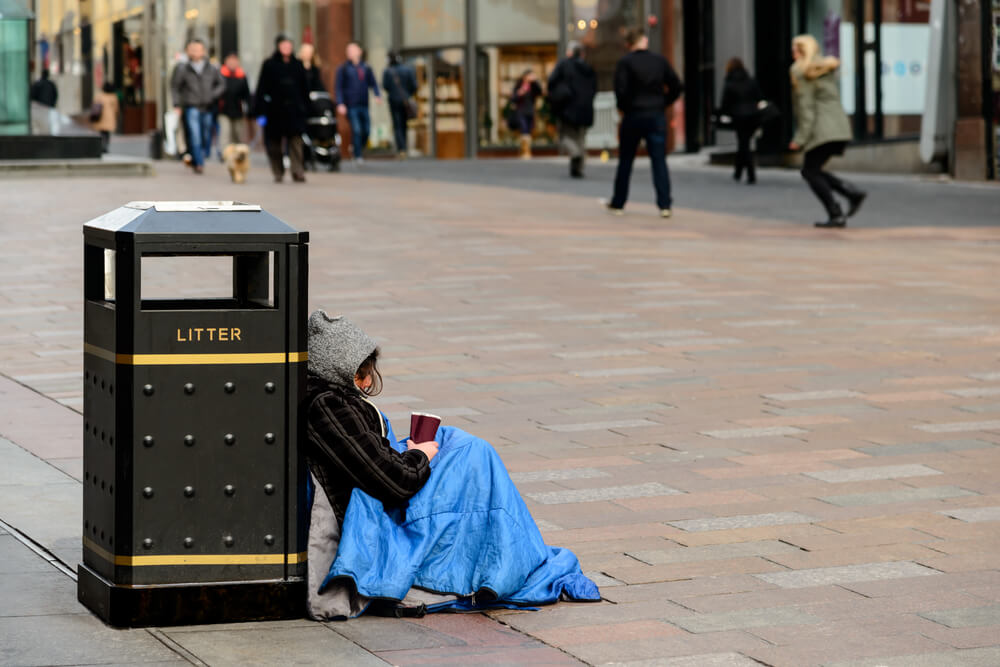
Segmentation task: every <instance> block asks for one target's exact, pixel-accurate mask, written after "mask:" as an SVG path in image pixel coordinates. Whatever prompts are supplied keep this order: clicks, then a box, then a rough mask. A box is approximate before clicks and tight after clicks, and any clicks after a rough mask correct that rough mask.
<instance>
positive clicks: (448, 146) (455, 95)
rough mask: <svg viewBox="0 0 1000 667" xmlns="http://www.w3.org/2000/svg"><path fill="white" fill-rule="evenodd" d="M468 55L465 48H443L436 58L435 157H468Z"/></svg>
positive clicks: (453, 158)
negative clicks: (466, 137)
mask: <svg viewBox="0 0 1000 667" xmlns="http://www.w3.org/2000/svg"><path fill="white" fill-rule="evenodd" d="M464 62H465V54H464V52H463V50H462V49H460V48H454V49H441V50H440V51H438V52H437V53H436V54H435V58H434V135H435V143H436V146H435V156H436V157H438V158H441V159H447V160H457V159H461V158H463V157H465V88H464V84H465V65H464Z"/></svg>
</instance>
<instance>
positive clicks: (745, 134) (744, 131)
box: [719, 58, 763, 185]
mask: <svg viewBox="0 0 1000 667" xmlns="http://www.w3.org/2000/svg"><path fill="white" fill-rule="evenodd" d="M762 99H763V95H761V92H760V86H759V85H757V80H756V79H754V78H753V77H752V76H750V73H749V72H747V70H746V67H745V66H744V65H743V61H742V60H740V59H739V58H730V60H729V62H728V63H727V64H726V80H725V83H724V85H723V87H722V104H720V105H719V112H720V113H722V114H725V115H727V116H729V117H730V118H732V123H733V129H734V130H736V161H735V163H734V168H733V180H735V181H739V180H740V178H742V176H743V170H744V168H745V169H746V172H747V183H749V184H751V185H752V184H754V183H756V182H757V172H756V169H755V168H754V160H753V150H752V148H751V141H752V140H753V135H754V132H756V131H757V128H758V127H760V109H759V108H758V106H757V105H758V103H759V102H760V101H761V100H762Z"/></svg>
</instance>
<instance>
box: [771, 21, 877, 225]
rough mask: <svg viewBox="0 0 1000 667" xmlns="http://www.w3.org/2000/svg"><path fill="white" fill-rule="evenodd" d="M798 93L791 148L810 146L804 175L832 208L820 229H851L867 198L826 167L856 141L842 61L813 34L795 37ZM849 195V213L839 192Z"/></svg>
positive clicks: (794, 84) (794, 69) (794, 82)
mask: <svg viewBox="0 0 1000 667" xmlns="http://www.w3.org/2000/svg"><path fill="white" fill-rule="evenodd" d="M792 55H793V57H794V58H795V63H794V64H792V67H791V72H790V74H791V78H792V93H793V96H794V103H795V118H796V132H795V137H794V138H793V139H792V141H791V143H790V144H789V145H788V148H789V149H791V150H793V151H798V150H804V151H805V155H804V156H803V160H802V178H804V179H805V181H806V183H808V184H809V187H810V188H812V191H813V192H814V193H815V194H816V197H817V198H819V200H820V202H821V203H822V204H823V207H824V208H825V209H826V212H827V216H828V218H827V220H826V221H825V222H817V223H816V226H817V227H827V228H829V227H845V226H846V225H847V218H849V217H851V216H852V215H854V214H855V213H857V212H858V209H859V208H860V207H861V203H862V202H863V201H864V200H865V197H866V196H867V195H866V193H865V192H863V191H861V190H859V189H858V188H857V187H855V186H854V185H853V184H851V183H849V182H848V181H845V180H844V179H842V178H838V177H837V176H834V175H833V174H831V173H830V172H828V171H824V170H823V165H825V164H826V162H827V160H829V159H830V158H831V157H833V156H834V155H843V154H844V148H845V147H846V146H847V142H848V141H850V140H851V124H850V122H849V121H848V119H847V114H845V113H844V107H843V105H841V103H840V91H839V89H838V87H837V78H836V74H835V73H836V70H837V68H838V67H840V61H839V60H838V59H836V58H833V57H826V58H824V57H823V55H822V54H821V53H820V51H819V44H818V43H817V42H816V40H815V39H814V38H813V37H812V36H811V35H799V36H798V37H796V38H795V39H794V40H792ZM834 192H836V193H837V194H840V195H842V196H843V197H844V198H846V199H847V204H848V209H847V214H846V215H845V214H844V211H843V209H841V207H840V203H839V202H838V201H837V199H836V197H834V195H833V193H834Z"/></svg>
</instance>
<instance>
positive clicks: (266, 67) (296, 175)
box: [254, 35, 309, 183]
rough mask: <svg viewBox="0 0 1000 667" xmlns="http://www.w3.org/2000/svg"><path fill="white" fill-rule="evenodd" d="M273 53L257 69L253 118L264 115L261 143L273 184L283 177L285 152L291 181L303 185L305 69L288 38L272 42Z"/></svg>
mask: <svg viewBox="0 0 1000 667" xmlns="http://www.w3.org/2000/svg"><path fill="white" fill-rule="evenodd" d="M274 43H275V50H274V53H273V54H272V55H271V57H270V58H268V59H267V60H265V61H264V64H263V65H261V67H260V76H259V77H258V79H257V95H256V99H255V104H256V107H255V112H254V115H255V116H264V117H266V119H267V121H266V123H265V125H264V143H265V145H266V146H267V158H268V160H269V161H270V163H271V173H272V174H274V182H275V183H280V182H281V181H282V179H283V178H284V177H285V162H284V159H285V150H286V147H287V151H288V159H289V161H290V162H291V171H292V180H293V181H295V182H296V183H304V182H305V180H306V174H305V165H304V164H303V155H302V149H303V146H302V133H303V132H305V131H306V113H307V109H308V108H309V83H308V79H307V77H306V69H305V67H303V66H302V63H301V62H299V60H298V59H297V58H295V56H294V55H293V54H292V50H293V48H294V44H292V39H291V38H290V37H288V36H287V35H278V37H277V38H276V39H275V40H274Z"/></svg>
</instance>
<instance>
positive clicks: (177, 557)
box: [83, 537, 306, 567]
mask: <svg viewBox="0 0 1000 667" xmlns="http://www.w3.org/2000/svg"><path fill="white" fill-rule="evenodd" d="M83 546H84V547H85V548H87V549H88V550H90V551H92V552H93V553H94V554H95V555H97V556H100V557H101V558H103V559H104V560H106V561H108V562H113V563H114V564H115V565H124V566H125V567H148V566H153V565H284V564H285V561H286V559H287V562H288V563H289V564H295V563H304V562H306V552H305V551H302V552H300V553H297V554H165V555H162V556H113V555H112V554H111V553H109V552H108V551H106V550H105V549H103V548H101V547H100V546H99V545H97V544H95V543H94V542H93V541H92V540H90V539H88V538H86V537H85V538H83Z"/></svg>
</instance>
